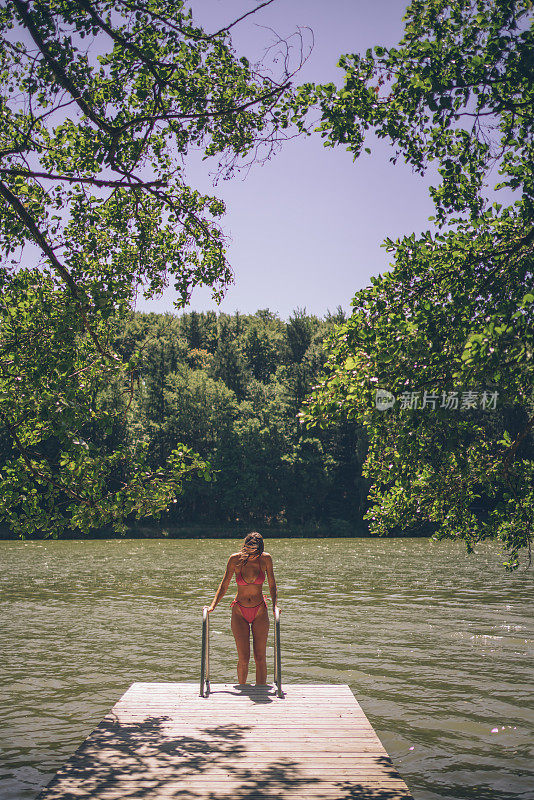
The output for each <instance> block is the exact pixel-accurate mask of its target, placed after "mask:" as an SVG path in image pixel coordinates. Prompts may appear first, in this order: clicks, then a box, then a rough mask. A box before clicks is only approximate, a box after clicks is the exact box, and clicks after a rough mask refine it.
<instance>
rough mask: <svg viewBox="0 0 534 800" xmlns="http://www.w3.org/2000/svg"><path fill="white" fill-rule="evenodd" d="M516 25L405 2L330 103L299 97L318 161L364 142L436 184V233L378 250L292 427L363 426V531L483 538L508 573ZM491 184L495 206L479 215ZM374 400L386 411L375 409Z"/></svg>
mask: <svg viewBox="0 0 534 800" xmlns="http://www.w3.org/2000/svg"><path fill="white" fill-rule="evenodd" d="M531 11H532V3H531V2H530V0H469V1H468V0H429V1H428V2H421V0H414V2H412V3H411V5H410V6H409V8H408V10H407V12H406V15H405V22H406V28H405V34H404V38H403V39H402V41H401V42H400V44H399V45H398V46H397V47H393V48H386V47H381V46H377V47H375V48H374V51H373V50H368V51H367V53H366V55H365V56H361V55H357V54H354V55H347V56H343V57H342V58H341V60H340V62H339V64H340V66H341V67H342V68H343V69H344V70H345V73H346V78H345V85H344V86H343V88H342V89H341V90H337V89H336V87H335V86H334V85H332V84H329V85H326V86H318V87H314V86H311V85H306V86H304V87H302V89H301V91H300V97H299V110H298V113H299V114H302V113H304V114H306V112H308V111H309V109H310V108H311V107H312V106H313V105H314V104H315V105H318V106H319V108H320V110H321V123H320V126H319V130H320V131H321V134H322V135H323V136H324V137H325V139H326V144H327V145H329V146H335V145H338V144H342V145H344V146H345V147H346V148H347V149H348V150H349V151H351V152H352V153H353V154H354V157H357V156H358V155H360V153H361V152H362V149H363V146H364V144H365V135H366V132H367V131H368V130H373V131H374V132H375V133H376V134H377V135H378V136H379V137H381V138H385V139H388V140H389V141H390V142H391V144H392V145H393V147H394V148H395V155H394V156H393V157H392V160H393V161H395V160H396V159H397V158H399V157H402V158H404V159H405V161H407V162H408V163H409V164H411V165H412V166H413V167H414V168H415V169H416V170H418V171H420V172H424V171H425V169H426V167H427V165H428V164H433V165H435V166H436V167H437V169H438V174H439V177H440V182H439V185H438V186H436V187H434V188H432V189H431V194H432V197H433V200H434V202H435V206H436V218H435V220H434V221H435V222H436V223H437V225H438V232H437V233H435V234H431V233H430V232H427V233H425V234H423V235H421V236H419V237H416V236H415V235H410V236H407V237H405V238H404V239H402V240H399V241H396V242H393V241H390V240H388V241H387V242H386V246H387V248H388V250H389V251H390V252H391V253H392V254H393V259H394V263H393V264H392V269H391V271H390V272H388V273H386V274H385V275H383V276H378V278H375V279H373V286H372V287H371V288H369V289H365V290H363V291H361V292H358V293H357V294H356V296H355V297H354V300H353V306H354V312H353V314H352V316H351V318H350V320H349V321H348V322H347V323H346V324H345V325H342V326H340V327H339V328H338V329H337V331H336V332H335V334H334V335H333V337H332V338H331V341H330V344H329V352H330V355H329V361H328V366H327V371H326V376H325V377H324V378H323V380H322V383H321V386H320V388H319V389H318V391H317V393H316V396H315V399H314V401H312V403H311V404H310V405H309V406H308V408H307V410H306V412H305V413H304V414H303V418H304V419H305V420H307V422H308V424H309V425H312V426H313V425H317V424H325V423H327V422H329V421H331V420H338V419H343V418H347V417H348V418H354V417H356V418H359V419H365V420H366V425H367V429H368V432H369V437H370V449H369V456H368V459H367V462H366V466H365V473H366V475H367V476H368V478H369V480H370V482H371V484H372V489H371V494H370V498H371V501H372V505H371V507H370V509H369V511H368V514H367V518H368V519H369V521H370V525H371V530H372V531H374V532H377V533H384V532H386V531H387V530H391V529H392V528H394V527H396V526H400V527H401V528H406V527H409V526H411V525H417V524H421V523H424V522H427V523H430V524H432V525H433V526H434V528H435V530H436V533H437V535H438V536H449V537H458V538H462V539H464V540H465V541H466V543H467V545H468V548H470V547H472V545H473V543H474V542H476V541H478V540H479V539H483V538H488V537H495V538H499V539H500V540H501V541H502V543H503V545H504V547H505V549H506V551H507V552H508V556H509V557H508V560H507V562H506V564H507V566H508V567H515V566H517V563H518V554H519V552H520V551H521V549H522V548H524V547H526V548H528V551H529V553H530V543H531V538H532V532H533V520H534V452H533V447H532V429H533V426H534V413H533V411H534V396H533V385H534V380H533V373H534V370H533V366H534V324H533V323H534V288H533V280H532V278H533V269H532V256H533V250H534V181H533V167H534V147H533V130H534V127H533V126H534V81H533V78H534V58H533V53H534V32H533V29H532V21H531V19H530V18H529V17H530V14H531ZM365 149H367V150H368V151H369V152H370V149H369V148H365ZM492 170H493V171H496V172H498V174H499V176H500V184H499V185H500V187H501V188H502V187H505V188H506V189H507V192H508V193H507V194H506V195H505V196H506V197H507V198H508V202H510V192H511V190H513V191H514V192H515V194H514V195H513V198H512V199H513V200H514V202H513V204H511V205H508V206H507V207H503V206H502V205H500V204H494V205H493V206H490V204H489V202H488V200H487V197H486V193H485V186H486V182H487V181H488V180H489V179H490V177H491V172H492ZM377 388H381V389H384V390H387V391H389V392H390V393H392V394H393V395H394V396H395V397H396V398H397V402H396V403H395V404H393V406H392V407H391V408H389V409H386V408H384V409H383V410H376V409H375V394H376V390H377ZM469 393H471V394H469ZM455 397H458V398H459V399H460V403H459V405H458V407H456V406H455ZM497 398H498V401H497ZM496 401H497V402H496ZM481 506H482V507H483V508H484V512H485V513H483V514H480V513H478V512H479V511H480V507H481Z"/></svg>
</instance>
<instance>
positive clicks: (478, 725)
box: [0, 539, 534, 800]
mask: <svg viewBox="0 0 534 800" xmlns="http://www.w3.org/2000/svg"><path fill="white" fill-rule="evenodd" d="M238 546H239V542H237V541H236V542H232V541H228V540H227V541H221V540H198V541H191V540H186V541H184V540H182V541H180V540H172V541H169V540H144V541H143V540H141V541H140V540H122V541H121V540H119V541H74V542H73V541H69V542H61V541H59V542H54V541H51V542H0V558H1V570H0V602H1V618H2V629H3V631H2V651H3V655H2V661H1V666H0V669H1V672H2V687H3V698H4V699H3V703H2V706H3V707H2V716H3V725H2V739H3V741H2V744H1V753H0V759H1V763H0V798H1V800H33V798H35V796H36V795H37V793H38V791H39V789H40V788H41V787H42V786H43V785H44V784H45V783H47V782H48V780H49V779H50V778H51V776H52V774H53V773H54V772H55V771H56V769H57V768H58V767H60V766H61V765H62V764H63V763H64V762H65V761H66V759H67V758H68V756H69V755H70V754H71V753H72V751H73V750H74V749H75V748H76V747H77V746H78V745H79V744H80V742H81V741H82V740H83V739H84V738H85V737H86V736H87V735H88V734H89V733H90V731H91V730H92V729H93V728H94V727H95V725H96V724H98V722H99V721H100V719H101V718H102V717H103V716H104V715H105V713H106V712H107V711H108V710H109V709H110V708H111V706H112V705H113V704H114V703H115V701H116V700H117V699H118V698H119V697H120V695H122V694H123V693H124V691H125V690H126V689H127V688H128V686H129V685H130V684H131V683H132V682H133V681H176V680H179V681H197V680H198V679H199V661H200V632H201V631H200V629H201V609H202V606H203V605H204V604H206V603H209V602H210V601H211V599H212V598H213V594H214V592H215V590H216V588H217V585H218V583H219V581H220V579H221V578H222V575H223V572H224V567H225V565H226V560H227V558H228V555H229V554H230V553H231V552H232V551H233V550H235V549H237V548H238ZM267 549H268V550H269V552H270V553H271V554H272V556H273V559H274V564H275V574H276V577H277V581H278V585H279V595H280V600H279V602H280V606H281V608H282V647H283V650H282V654H283V676H284V680H285V681H286V682H288V683H289V682H306V683H313V682H318V683H347V684H349V686H350V687H351V689H352V691H353V692H354V694H355V696H356V698H357V700H358V701H359V702H360V703H361V705H362V707H363V709H364V711H365V713H366V714H367V716H368V717H369V719H370V721H371V723H372V724H373V726H374V728H375V730H376V732H377V734H378V735H379V737H380V739H381V740H382V743H383V744H384V746H385V748H386V750H387V751H388V752H389V754H390V755H391V757H392V759H393V762H394V764H395V766H396V767H397V769H398V770H399V772H400V773H401V775H402V777H403V778H404V780H405V781H406V783H407V784H408V786H409V788H410V789H411V791H412V792H413V795H414V797H415V800H437V798H439V800H453V798H460V799H461V800H475V799H476V800H519V798H521V800H527V798H528V799H529V800H532V798H534V770H533V768H534V758H533V751H532V729H533V724H532V723H533V719H534V715H533V712H532V708H531V709H530V710H529V704H531V701H532V682H533V681H532V677H533V668H532V655H533V649H534V648H533V643H534V630H533V621H532V600H533V588H534V568H533V569H531V570H529V571H525V569H522V570H521V571H519V572H515V573H512V574H507V573H506V572H505V571H504V569H503V568H502V566H501V562H502V558H500V557H499V551H498V549H497V547H495V546H491V545H485V546H480V547H478V548H477V549H478V552H477V553H476V554H475V555H471V556H468V555H466V553H465V549H464V548H463V547H462V546H461V545H460V544H457V543H453V542H442V543H433V542H430V541H428V540H420V539H389V540H388V539H378V540H375V539H354V540H351V539H273V540H270V541H268V546H267ZM232 588H233V587H232ZM234 593H235V589H233V592H232V593H231V594H229V595H228V596H227V597H225V598H224V600H223V601H222V603H221V604H220V605H219V606H218V608H217V610H216V611H215V612H214V614H213V615H212V617H211V673H212V675H211V677H212V680H213V682H231V683H234V682H235V681H236V677H235V653H234V648H235V645H234V641H233V637H232V635H231V632H230V628H229V621H230V609H229V604H230V600H231V599H232V597H233V595H234ZM271 641H272V640H271V638H270V644H271ZM271 653H272V650H271V648H269V651H268V659H269V660H268V663H269V667H270V666H271V663H272V658H271ZM251 672H252V675H253V670H251ZM269 679H270V680H272V673H270V675H269Z"/></svg>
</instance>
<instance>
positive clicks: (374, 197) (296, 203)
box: [137, 0, 433, 319]
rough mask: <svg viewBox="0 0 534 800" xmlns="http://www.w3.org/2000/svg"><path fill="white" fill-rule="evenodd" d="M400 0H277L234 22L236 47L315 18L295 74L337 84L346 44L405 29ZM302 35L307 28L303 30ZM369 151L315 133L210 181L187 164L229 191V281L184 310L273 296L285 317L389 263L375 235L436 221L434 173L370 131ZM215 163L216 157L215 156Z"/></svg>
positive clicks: (219, 18)
mask: <svg viewBox="0 0 534 800" xmlns="http://www.w3.org/2000/svg"><path fill="white" fill-rule="evenodd" d="M255 5H257V3H254V2H251V0H193V1H192V2H191V3H190V6H191V7H192V9H193V14H194V17H195V19H196V20H197V21H198V22H200V23H201V24H202V25H203V27H204V28H205V29H206V30H208V31H210V32H211V31H215V30H218V28H219V27H221V26H222V25H225V24H226V23H228V22H229V21H232V20H234V19H236V18H237V17H239V16H240V15H241V14H242V13H244V12H245V11H248V10H250V9H251V8H253V7H254V6H255ZM406 5H407V4H406V3H405V2H403V1H402V0H374V2H373V0H328V2H326V0H275V2H273V3H272V4H271V5H270V6H269V7H267V8H265V9H262V10H259V11H258V12H257V13H256V14H254V15H252V16H250V17H248V18H247V19H246V20H244V21H243V22H241V23H239V25H237V26H236V27H235V28H233V29H232V40H233V43H234V47H235V49H236V51H237V53H238V55H245V56H247V58H249V60H251V61H254V62H255V61H257V60H258V59H259V58H261V56H262V54H263V52H264V50H265V48H266V47H267V46H269V45H270V44H271V43H272V42H273V37H274V34H273V32H272V30H269V28H271V29H273V30H274V31H276V33H277V34H278V35H280V36H283V37H286V36H290V35H291V34H292V33H293V32H294V31H295V30H296V29H297V28H298V27H301V28H304V27H308V28H311V29H312V30H313V37H314V47H313V51H312V53H311V55H310V57H309V59H308V61H307V63H306V64H305V65H304V67H303V68H302V70H301V71H300V72H299V73H298V74H297V75H296V76H295V81H297V82H298V83H303V82H305V81H316V82H321V83H325V82H329V81H334V82H335V83H337V84H339V83H340V82H341V81H342V78H343V71H342V70H341V69H339V68H338V67H337V66H336V64H337V61H338V59H339V56H340V55H341V54H342V53H354V52H364V51H365V50H366V49H367V48H368V47H372V46H375V45H377V44H385V45H393V44H395V43H397V42H398V41H399V39H400V38H401V36H402V31H403V23H402V16H403V13H404V11H405V8H406ZM303 34H304V36H305V40H306V41H310V40H311V37H310V34H309V32H308V31H306V30H305V31H303ZM369 144H370V146H371V149H372V153H371V155H370V156H369V155H367V154H364V155H363V156H362V157H360V159H358V160H356V162H353V159H352V155H351V154H350V153H348V152H346V150H345V149H344V148H343V147H342V146H339V147H337V148H325V147H324V146H323V143H322V139H321V138H320V136H319V135H318V134H314V135H313V136H312V137H299V138H298V139H296V140H291V141H288V142H287V143H285V144H284V146H283V149H282V151H281V152H279V153H278V154H277V155H276V156H274V157H273V159H272V160H270V161H268V162H267V163H265V164H264V165H256V166H254V167H253V168H252V170H251V171H250V172H249V173H248V175H246V176H243V175H238V176H237V177H234V178H233V179H232V180H230V181H220V182H219V183H218V184H217V186H215V187H214V186H213V180H212V178H211V177H210V174H209V170H208V168H207V167H206V162H204V165H202V164H201V163H200V162H199V159H196V160H193V161H192V162H191V164H190V165H189V167H188V168H187V173H186V174H187V177H188V179H189V182H190V185H193V186H195V188H198V189H199V190H201V191H204V192H206V193H210V194H214V195H216V196H217V197H220V198H221V199H222V200H224V202H225V204H226V208H227V211H226V214H225V215H224V217H222V219H221V226H222V228H223V231H224V233H225V234H226V236H227V237H228V243H227V244H228V246H227V255H228V258H229V262H230V264H231V266H232V268H233V271H234V276H235V284H234V285H232V286H230V288H229V289H228V291H227V294H226V296H225V298H224V300H223V301H222V303H220V305H219V306H217V304H216V303H215V302H214V301H213V300H212V299H211V292H210V290H209V289H207V288H201V289H196V290H195V291H194V293H193V296H192V299H191V304H190V306H189V308H188V309H187V310H196V311H207V310H210V309H212V310H215V311H217V310H219V311H224V312H226V313H233V312H234V311H236V310H237V311H240V312H241V313H245V314H248V313H254V311H256V310H257V309H259V308H269V309H270V310H271V311H273V312H277V313H278V314H279V315H280V317H281V318H282V319H287V318H288V317H289V316H290V314H291V313H292V312H293V311H294V310H295V309H297V308H305V309H306V310H307V312H308V313H311V314H316V315H318V316H323V315H324V314H326V313H327V311H329V310H330V311H335V309H336V308H337V307H338V306H341V307H342V308H344V309H345V310H349V309H350V300H351V298H352V297H353V295H354V294H355V292H356V291H358V290H359V289H361V288H364V287H365V286H367V285H369V283H370V277H371V276H372V275H377V274H379V273H382V272H384V271H385V270H387V269H388V265H389V261H390V255H389V254H388V253H387V252H386V251H385V249H384V248H382V247H381V246H380V245H381V243H382V242H383V241H384V239H385V238H386V237H387V236H389V237H391V238H394V239H395V238H397V237H399V236H402V235H405V234H410V233H412V232H414V231H415V232H421V231H424V230H428V229H431V227H432V226H431V223H430V222H428V217H429V216H430V215H431V214H432V213H433V206H432V203H431V201H430V199H429V196H428V185H429V184H431V183H432V180H430V178H428V177H426V176H425V177H424V178H422V177H421V176H418V175H416V174H414V173H412V171H411V168H409V167H408V166H406V165H404V164H401V163H400V161H399V162H398V163H397V165H395V166H393V165H392V164H390V163H389V158H390V156H391V154H392V150H391V149H390V148H389V146H388V145H386V144H385V143H384V142H378V141H373V142H370V143H369ZM211 169H213V167H212V168H211ZM174 299H175V295H174V292H173V291H172V289H168V290H166V291H165V292H164V294H163V295H162V296H161V297H159V298H156V299H151V300H143V299H138V301H137V309H138V310H139V311H173V310H174V309H173V301H174Z"/></svg>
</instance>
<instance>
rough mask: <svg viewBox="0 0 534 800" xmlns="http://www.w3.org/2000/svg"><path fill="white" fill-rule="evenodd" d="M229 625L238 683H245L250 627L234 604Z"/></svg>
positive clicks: (248, 656) (248, 659)
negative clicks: (232, 635)
mask: <svg viewBox="0 0 534 800" xmlns="http://www.w3.org/2000/svg"><path fill="white" fill-rule="evenodd" d="M231 625H232V633H233V634H234V638H235V643H236V647H237V681H238V683H246V682H247V675H248V662H249V661H250V628H249V624H248V622H247V621H246V619H244V617H243V616H242V615H241V612H240V611H238V610H237V608H236V606H234V607H233V608H232V623H231Z"/></svg>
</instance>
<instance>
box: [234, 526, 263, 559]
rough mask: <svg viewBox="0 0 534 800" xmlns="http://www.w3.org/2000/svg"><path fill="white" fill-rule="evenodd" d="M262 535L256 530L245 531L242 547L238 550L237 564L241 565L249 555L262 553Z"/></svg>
mask: <svg viewBox="0 0 534 800" xmlns="http://www.w3.org/2000/svg"><path fill="white" fill-rule="evenodd" d="M263 550H264V546H263V536H262V535H261V533H258V532H257V531H252V533H247V535H246V536H245V541H244V542H243V547H242V548H241V550H240V551H239V564H240V566H241V567H243V566H244V565H245V564H246V563H247V561H248V560H249V558H250V557H251V556H261V554H262V553H263Z"/></svg>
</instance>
